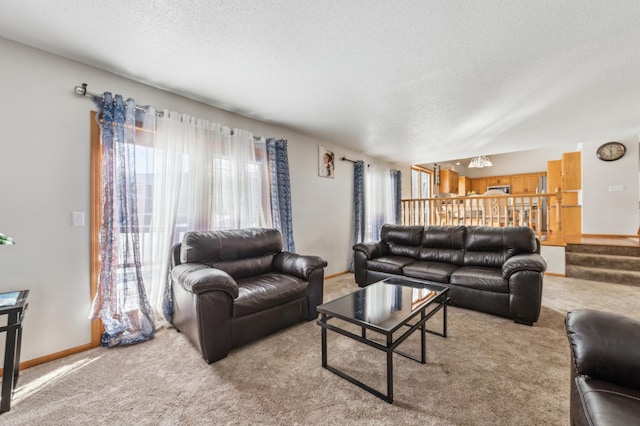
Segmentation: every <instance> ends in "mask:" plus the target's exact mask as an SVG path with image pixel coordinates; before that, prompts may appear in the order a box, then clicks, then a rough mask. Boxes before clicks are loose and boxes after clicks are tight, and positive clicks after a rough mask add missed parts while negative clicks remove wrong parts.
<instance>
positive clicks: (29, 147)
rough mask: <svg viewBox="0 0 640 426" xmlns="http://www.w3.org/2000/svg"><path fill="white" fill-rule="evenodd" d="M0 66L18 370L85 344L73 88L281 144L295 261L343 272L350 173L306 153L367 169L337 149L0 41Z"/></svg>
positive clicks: (84, 168)
mask: <svg viewBox="0 0 640 426" xmlns="http://www.w3.org/2000/svg"><path fill="white" fill-rule="evenodd" d="M0 57H2V66H1V67H0V93H2V97H3V102H2V103H1V104H0V127H1V128H2V136H1V137H0V138H1V139H0V232H2V233H4V234H7V235H9V236H11V237H13V238H14V239H15V240H16V241H17V244H16V245H15V246H0V291H9V290H14V289H23V288H28V289H30V290H31V293H30V296H29V311H28V314H27V316H26V319H25V323H24V340H23V352H22V357H21V358H22V360H23V361H24V360H29V359H33V358H37V357H41V356H44V355H48V354H51V353H55V352H59V351H62V350H65V349H69V348H73V347H77V346H80V345H84V344H87V343H89V341H90V323H89V321H88V319H87V317H88V313H89V308H90V300H89V299H90V295H89V227H88V226H86V227H72V226H71V212H72V211H84V212H85V213H86V217H87V222H88V216H89V153H90V147H89V112H90V110H91V109H94V107H93V104H92V102H91V101H90V100H89V99H88V98H82V97H80V96H78V95H76V94H75V93H74V92H73V87H74V86H76V85H79V84H81V83H83V82H85V83H87V84H88V85H89V90H90V91H93V92H98V93H100V92H102V91H106V90H108V91H112V92H114V93H120V94H122V95H124V96H125V97H133V98H134V99H136V101H137V102H138V103H140V104H152V105H155V106H156V107H157V108H158V109H163V108H167V109H172V110H176V111H179V112H183V113H188V114H191V115H194V116H196V117H200V118H205V119H208V120H211V121H215V122H218V123H221V124H224V125H227V126H229V127H231V128H234V127H237V128H240V129H245V130H249V131H252V132H253V133H254V134H256V135H260V136H265V137H276V138H284V139H287V140H288V141H289V161H290V172H291V191H292V207H293V226H294V237H295V242H296V249H297V252H298V253H303V254H314V255H318V256H322V257H323V258H324V259H326V260H327V261H328V263H329V266H328V267H327V269H326V272H325V273H326V274H327V275H329V274H335V273H339V272H343V271H345V270H347V269H348V265H349V260H350V256H351V251H352V250H351V246H352V236H353V231H352V218H353V208H352V204H353V203H352V194H353V166H352V164H351V163H348V162H342V161H339V160H338V161H336V178H335V179H327V178H320V177H318V167H317V164H318V163H317V161H318V145H322V146H325V147H327V148H329V149H333V150H334V151H335V153H336V158H337V159H339V158H340V157H342V156H343V155H346V156H347V157H349V158H352V159H354V160H360V159H362V160H365V161H369V162H371V161H375V160H374V159H370V158H366V157H365V156H363V155H360V154H358V153H354V152H350V151H347V150H344V149H341V148H340V147H339V141H334V142H333V143H331V142H327V141H319V140H317V139H314V138H311V137H307V136H303V135H301V134H299V133H296V132H293V131H290V130H287V129H284V128H281V127H277V126H274V125H270V124H267V123H264V122H260V121H256V120H252V119H249V118H245V117H241V116H239V115H236V114H232V113H229V112H226V111H222V110H219V109H216V108H212V107H210V106H207V105H204V104H202V103H199V102H195V101H192V100H189V99H186V98H183V97H180V96H176V95H173V94H170V93H167V92H164V91H161V90H158V89H155V88H152V87H149V86H145V85H142V84H139V83H136V82H134V81H131V80H127V79H124V78H120V77H117V76H114V75H112V74H109V73H106V72H103V71H100V70H97V69H95V68H91V67H88V66H85V65H81V64H78V63H76V62H73V61H69V60H66V59H64V58H61V57H57V56H54V55H50V54H48V53H44V52H41V51H38V50H35V49H32V48H29V47H25V46H23V45H20V44H16V43H13V42H11V41H8V40H5V39H1V38H0ZM274 102H278V100H277V99H274ZM380 164H383V163H380ZM388 166H389V165H388ZM406 170H408V167H407V168H406Z"/></svg>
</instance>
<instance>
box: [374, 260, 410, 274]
mask: <svg viewBox="0 0 640 426" xmlns="http://www.w3.org/2000/svg"><path fill="white" fill-rule="evenodd" d="M415 261H416V260H415V259H413V258H411V257H404V256H382V257H378V258H375V259H373V260H367V269H369V270H370V271H378V272H386V273H389V274H398V275H402V268H404V267H405V266H406V265H408V264H410V263H412V262H415Z"/></svg>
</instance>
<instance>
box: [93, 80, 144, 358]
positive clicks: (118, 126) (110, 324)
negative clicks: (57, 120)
mask: <svg viewBox="0 0 640 426" xmlns="http://www.w3.org/2000/svg"><path fill="white" fill-rule="evenodd" d="M99 107H100V110H101V113H102V134H101V144H102V218H101V219H102V220H101V226H100V273H99V281H98V291H97V294H96V297H95V299H94V301H93V307H92V314H91V319H97V318H100V319H102V322H103V324H104V334H103V335H102V345H103V346H108V347H113V346H116V345H127V344H132V343H136V342H140V341H143V340H147V339H149V338H151V337H152V336H153V333H154V330H155V323H154V318H153V314H152V313H151V307H150V305H149V301H148V300H147V295H146V292H145V288H144V283H143V279H142V270H141V262H140V246H139V238H138V232H139V230H138V213H137V208H136V201H137V197H136V179H135V177H136V175H135V132H136V119H135V114H136V107H135V102H134V101H133V99H128V100H127V102H126V104H125V103H124V101H123V99H122V96H120V95H116V96H115V99H114V98H113V97H112V95H111V93H109V92H106V93H105V94H104V96H103V97H102V100H101V101H100V102H99Z"/></svg>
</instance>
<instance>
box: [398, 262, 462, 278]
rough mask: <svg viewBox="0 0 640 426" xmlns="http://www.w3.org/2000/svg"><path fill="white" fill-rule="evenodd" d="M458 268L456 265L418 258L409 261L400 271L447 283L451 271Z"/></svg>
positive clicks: (408, 274) (412, 275)
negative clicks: (411, 261) (414, 260)
mask: <svg viewBox="0 0 640 426" xmlns="http://www.w3.org/2000/svg"><path fill="white" fill-rule="evenodd" d="M456 269H458V266H456V265H452V264H450V263H442V262H425V261H421V260H418V261H416V262H413V263H409V264H408V265H407V266H405V267H404V268H402V272H403V274H404V275H405V276H407V277H412V278H418V279H421V280H427V281H436V282H439V283H448V282H449V277H450V276H451V273H452V272H453V271H455V270H456Z"/></svg>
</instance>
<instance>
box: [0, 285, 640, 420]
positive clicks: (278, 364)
mask: <svg viewBox="0 0 640 426" xmlns="http://www.w3.org/2000/svg"><path fill="white" fill-rule="evenodd" d="M356 289H357V286H356V284H355V282H354V279H353V275H351V274H347V275H342V276H339V277H335V278H332V279H328V280H326V281H325V300H331V299H334V298H336V297H338V296H340V295H343V294H346V293H349V292H352V291H354V290H356ZM638 300H640V287H632V286H624V285H617V284H606V283H599V282H591V281H585V280H579V279H569V278H559V277H551V276H548V277H545V282H544V291H543V304H542V305H543V307H542V313H541V315H540V320H539V321H538V322H537V323H536V324H535V325H534V326H533V327H528V326H523V325H518V324H515V323H513V321H511V320H509V319H506V318H500V317H496V316H492V315H487V314H483V313H480V312H475V311H471V310H466V309H461V308H456V307H451V308H449V317H448V332H449V336H448V337H447V338H442V337H438V336H434V335H427V364H426V365H424V364H420V363H417V362H414V361H411V360H408V359H406V358H403V357H400V356H394V373H395V374H394V384H395V387H394V399H395V401H394V403H393V404H392V405H391V404H387V403H385V402H383V401H382V400H380V399H378V398H377V397H375V396H373V395H371V394H370V393H368V392H366V391H364V390H362V389H360V388H358V387H356V386H354V385H352V384H351V383H349V382H347V381H345V380H344V379H342V378H340V377H338V376H336V375H334V374H332V373H331V372H329V371H327V370H324V369H322V368H321V353H320V327H319V326H318V325H317V324H316V323H315V322H314V321H312V322H305V323H301V324H298V325H295V326H293V327H290V328H288V329H286V330H283V331H282V332H279V333H277V334H275V335H272V336H270V337H267V338H265V339H262V340H260V341H258V342H255V343H253V344H250V345H246V346H244V347H242V348H239V349H236V350H234V351H232V352H231V353H230V354H229V356H228V357H227V358H225V359H223V360H221V361H219V362H216V363H214V364H211V365H208V364H206V363H205V362H204V361H203V360H202V358H201V357H200V354H199V353H198V352H197V351H196V350H195V348H194V347H193V346H192V345H191V344H190V342H189V341H188V340H187V339H186V338H185V336H183V335H182V334H180V333H178V332H177V331H176V330H174V329H166V330H160V331H159V332H158V333H157V335H156V337H155V338H154V339H152V340H151V341H149V342H145V343H142V344H138V345H135V346H131V347H118V348H113V349H105V348H96V349H92V350H90V351H87V352H83V353H80V354H76V355H72V356H69V357H66V358H64V359H60V360H56V361H53V362H50V363H47V364H43V365H39V366H36V367H32V368H29V369H27V370H25V371H23V372H22V373H21V376H20V382H19V385H18V389H17V390H16V393H15V396H14V399H13V403H12V408H11V411H9V412H7V413H4V414H2V415H1V416H0V423H2V424H6V425H35V424H38V425H69V424H73V425H80V424H81V425H84V424H109V425H112V424H113V425H116V424H117V425H124V424H127V425H128V424H140V425H178V424H185V425H187V424H188V425H218V424H233V425H256V424H286V425H295V424H366V425H374V424H375V425H386V424H389V425H391V424H393V425H398V424H405V425H567V424H569V346H568V342H567V338H566V335H565V330H564V317H565V314H566V312H567V311H570V310H572V309H577V308H584V307H588V308H593V309H601V310H607V311H613V312H619V313H622V314H625V315H629V316H631V317H635V318H639V319H640V316H639V315H640V312H639V311H638V309H637V307H638ZM440 318H441V315H440V314H437V315H436V317H434V318H433V319H432V320H430V321H429V322H428V323H427V324H428V326H430V328H438V327H440V326H441V319H440ZM25 332H28V330H26V331H25ZM400 349H402V350H404V351H405V352H410V353H413V354H416V355H417V354H419V336H418V335H417V334H415V333H414V335H413V336H411V337H410V338H409V339H408V340H407V341H406V342H404V343H403V344H402V345H401V347H400ZM329 363H330V364H332V365H334V366H336V367H338V368H340V369H343V370H345V371H346V372H348V373H350V374H352V375H354V376H356V377H358V378H359V379H361V380H363V381H365V382H366V383H368V384H371V385H373V386H374V387H376V388H377V389H379V390H382V391H384V390H385V376H384V373H385V355H384V353H383V352H380V351H376V350H375V349H372V348H369V347H367V346H365V345H362V344H360V343H358V342H355V341H353V340H350V339H348V338H346V337H343V336H338V335H336V334H335V333H331V332H329Z"/></svg>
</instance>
